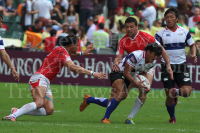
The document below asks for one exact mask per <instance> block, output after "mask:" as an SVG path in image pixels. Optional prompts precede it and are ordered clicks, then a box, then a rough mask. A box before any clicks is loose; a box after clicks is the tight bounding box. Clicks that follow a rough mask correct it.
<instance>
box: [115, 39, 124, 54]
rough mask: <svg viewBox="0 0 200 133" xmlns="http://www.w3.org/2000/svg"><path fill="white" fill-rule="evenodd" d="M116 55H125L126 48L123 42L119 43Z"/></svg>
mask: <svg viewBox="0 0 200 133" xmlns="http://www.w3.org/2000/svg"><path fill="white" fill-rule="evenodd" d="M116 55H124V46H123V41H122V40H121V41H120V42H119V45H118V49H117V53H116Z"/></svg>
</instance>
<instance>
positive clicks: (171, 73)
mask: <svg viewBox="0 0 200 133" xmlns="http://www.w3.org/2000/svg"><path fill="white" fill-rule="evenodd" d="M167 72H168V73H169V75H170V78H171V79H172V80H174V75H173V71H172V68H171V66H170V65H169V66H167Z"/></svg>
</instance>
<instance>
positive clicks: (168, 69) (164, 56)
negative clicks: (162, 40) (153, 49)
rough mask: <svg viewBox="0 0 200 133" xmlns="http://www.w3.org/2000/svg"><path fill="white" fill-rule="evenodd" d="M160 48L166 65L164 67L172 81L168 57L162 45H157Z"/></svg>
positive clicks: (172, 76)
mask: <svg viewBox="0 0 200 133" xmlns="http://www.w3.org/2000/svg"><path fill="white" fill-rule="evenodd" d="M159 46H160V47H162V57H163V59H164V61H165V63H166V66H167V71H168V73H169V74H170V78H171V79H172V80H173V79H174V75H173V71H172V68H171V65H170V59H169V56H168V54H167V52H166V50H165V49H164V48H163V46H162V45H159Z"/></svg>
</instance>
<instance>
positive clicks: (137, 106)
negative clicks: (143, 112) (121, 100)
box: [128, 98, 144, 119]
mask: <svg viewBox="0 0 200 133" xmlns="http://www.w3.org/2000/svg"><path fill="white" fill-rule="evenodd" d="M143 104H144V103H143V102H142V101H141V100H140V99H139V98H137V99H136V101H135V104H134V107H133V108H132V110H131V113H130V115H129V116H128V119H130V118H134V116H135V115H136V114H137V112H138V111H139V109H140V108H141V107H142V105H143Z"/></svg>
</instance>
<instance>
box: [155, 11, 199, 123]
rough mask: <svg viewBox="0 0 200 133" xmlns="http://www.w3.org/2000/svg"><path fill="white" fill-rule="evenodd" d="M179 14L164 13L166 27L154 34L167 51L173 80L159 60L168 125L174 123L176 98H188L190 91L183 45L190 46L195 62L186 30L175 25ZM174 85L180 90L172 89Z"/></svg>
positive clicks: (192, 42)
mask: <svg viewBox="0 0 200 133" xmlns="http://www.w3.org/2000/svg"><path fill="white" fill-rule="evenodd" d="M178 18H179V14H178V11H177V9H175V8H170V9H168V10H167V11H166V12H165V20H166V23H167V26H166V27H165V28H163V29H161V30H160V31H158V32H157V33H156V39H157V40H158V41H159V42H160V44H161V45H163V47H164V48H165V50H166V51H167V53H168V55H169V58H170V64H171V67H172V69H173V75H174V80H172V79H170V78H169V74H168V72H167V70H166V62H165V61H164V60H163V59H162V60H161V62H162V63H161V67H162V69H161V71H162V74H161V79H162V82H163V85H164V87H165V88H166V96H167V98H166V107H167V111H168V113H169V115H170V120H169V123H175V122H176V117H175V106H176V104H177V100H178V99H177V96H178V95H180V96H183V97H189V96H190V93H191V91H192V86H191V81H190V75H189V70H188V68H187V64H186V55H185V44H186V45H188V46H190V50H191V52H192V55H191V57H192V58H193V59H194V63H196V62H197V57H196V47H195V45H194V41H193V40H192V37H191V35H190V33H189V32H188V30H187V29H185V28H183V27H179V26H178V25H177V22H178ZM175 83H176V84H177V85H178V87H179V88H180V89H176V88H174V86H175Z"/></svg>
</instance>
